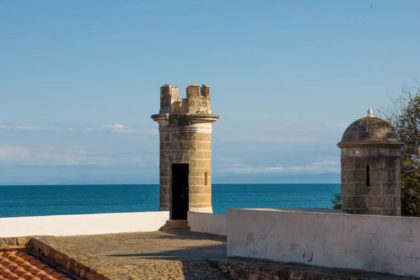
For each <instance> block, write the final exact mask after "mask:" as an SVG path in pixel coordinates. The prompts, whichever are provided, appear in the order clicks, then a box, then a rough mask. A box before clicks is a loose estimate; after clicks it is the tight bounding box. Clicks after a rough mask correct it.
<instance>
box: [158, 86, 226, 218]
mask: <svg viewBox="0 0 420 280" xmlns="http://www.w3.org/2000/svg"><path fill="white" fill-rule="evenodd" d="M152 118H153V120H154V121H156V122H158V123H159V134H160V209H161V210H166V211H168V210H169V211H170V213H171V219H186V217H187V216H186V215H187V211H195V212H212V211H213V209H212V203H211V134H212V123H213V122H214V121H216V120H217V119H218V118H219V116H218V115H214V114H212V113H211V109H210V88H209V87H208V86H206V85H202V86H201V87H200V85H197V84H190V85H189V86H188V87H187V89H186V98H181V97H180V96H179V89H178V88H177V87H173V86H171V85H164V86H162V87H161V89H160V111H159V114H155V115H152Z"/></svg>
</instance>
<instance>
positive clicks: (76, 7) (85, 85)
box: [0, 0, 420, 184]
mask: <svg viewBox="0 0 420 280" xmlns="http://www.w3.org/2000/svg"><path fill="white" fill-rule="evenodd" d="M419 10H420V2H419V1H396V0H395V1H248V2H247V1H99V0H98V1H94V0H92V1H42V0H41V1H4V0H3V1H2V0H0V98H1V99H0V184H59V183H69V184H70V183H157V182H158V131H157V125H156V124H155V123H153V121H152V120H151V119H150V115H151V114H153V113H157V112H158V110H159V87H160V86H161V85H162V84H165V83H171V84H173V85H177V86H179V87H180V88H181V89H183V88H185V86H186V85H187V84H188V83H192V82H197V83H206V84H208V85H210V86H211V90H212V93H211V94H212V95H211V96H212V107H213V111H214V113H217V114H220V115H221V119H220V120H219V121H218V122H216V123H215V125H214V134H213V136H214V143H213V176H214V182H218V183H223V182H338V181H339V149H338V148H337V147H336V143H337V142H338V141H339V140H340V137H341V135H342V133H343V131H344V129H345V127H346V126H347V125H349V124H350V123H351V122H352V121H354V120H355V119H357V118H359V117H362V116H363V115H365V114H366V110H367V108H368V107H369V106H373V107H374V108H376V109H378V108H379V109H380V108H387V107H390V106H391V105H392V101H393V99H395V98H396V97H398V96H399V94H400V92H401V89H402V88H409V87H413V86H418V81H419V80H420V67H419V65H420V52H419V50H420V36H419V30H420V17H419V16H418V11H419Z"/></svg>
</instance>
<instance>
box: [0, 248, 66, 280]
mask: <svg viewBox="0 0 420 280" xmlns="http://www.w3.org/2000/svg"><path fill="white" fill-rule="evenodd" d="M0 280H71V278H70V277H69V276H66V275H64V274H63V273H61V272H59V271H57V270H55V269H54V268H52V267H51V266H49V265H48V264H46V263H44V262H43V261H42V260H40V259H38V258H36V257H34V256H32V255H30V254H29V253H28V252H27V251H26V250H25V248H24V247H20V248H18V247H0Z"/></svg>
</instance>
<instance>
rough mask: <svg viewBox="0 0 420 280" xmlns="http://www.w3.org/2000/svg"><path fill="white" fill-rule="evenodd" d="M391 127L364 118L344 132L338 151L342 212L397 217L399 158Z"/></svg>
mask: <svg viewBox="0 0 420 280" xmlns="http://www.w3.org/2000/svg"><path fill="white" fill-rule="evenodd" d="M402 146H403V144H402V143H400V142H399V141H398V135H397V132H396V130H395V128H394V127H393V126H392V125H391V124H390V123H388V122H387V121H384V120H382V119H380V118H377V117H375V116H373V111H372V109H369V111H368V116H367V117H364V118H361V119H359V120H357V121H355V122H354V123H352V124H351V125H350V126H349V127H348V128H347V129H346V131H345V132H344V135H343V138H342V139H341V142H340V143H338V147H340V148H341V200H342V209H343V210H344V211H346V212H349V213H355V214H376V215H394V216H396V215H401V194H400V166H401V162H400V157H401V147H402Z"/></svg>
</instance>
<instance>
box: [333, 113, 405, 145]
mask: <svg viewBox="0 0 420 280" xmlns="http://www.w3.org/2000/svg"><path fill="white" fill-rule="evenodd" d="M352 145H386V146H395V147H401V146H402V143H401V142H399V141H398V133H397V131H396V130H395V128H394V127H393V126H392V124H390V123H389V122H387V121H385V120H383V119H381V118H377V117H375V116H374V115H373V110H372V108H369V110H368V116H367V117H364V118H361V119H358V120H357V121H355V122H353V123H352V124H351V125H350V126H349V127H348V128H347V129H346V131H345V132H344V134H343V137H342V139H341V142H340V143H338V146H339V147H340V148H342V147H345V146H352Z"/></svg>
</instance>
